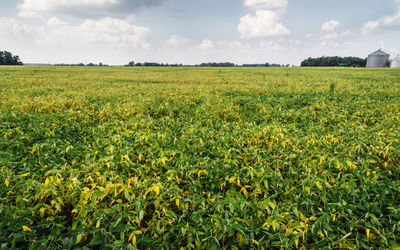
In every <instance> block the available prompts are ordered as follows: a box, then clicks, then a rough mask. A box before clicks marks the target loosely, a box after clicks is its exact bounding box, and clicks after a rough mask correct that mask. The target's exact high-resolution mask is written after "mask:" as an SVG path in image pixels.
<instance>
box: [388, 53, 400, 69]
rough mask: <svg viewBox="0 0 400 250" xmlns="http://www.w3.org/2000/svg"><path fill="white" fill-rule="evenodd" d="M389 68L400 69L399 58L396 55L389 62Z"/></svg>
mask: <svg viewBox="0 0 400 250" xmlns="http://www.w3.org/2000/svg"><path fill="white" fill-rule="evenodd" d="M390 67H391V68H400V56H399V55H397V57H395V58H393V59H392V61H390Z"/></svg>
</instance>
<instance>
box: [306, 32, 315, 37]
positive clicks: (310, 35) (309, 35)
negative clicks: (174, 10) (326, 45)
mask: <svg viewBox="0 0 400 250" xmlns="http://www.w3.org/2000/svg"><path fill="white" fill-rule="evenodd" d="M313 36H314V34H312V33H310V34H307V35H306V38H312V37H313Z"/></svg>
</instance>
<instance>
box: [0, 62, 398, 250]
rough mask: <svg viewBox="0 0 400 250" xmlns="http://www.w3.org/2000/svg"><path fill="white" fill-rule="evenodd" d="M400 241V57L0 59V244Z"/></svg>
mask: <svg viewBox="0 0 400 250" xmlns="http://www.w3.org/2000/svg"><path fill="white" fill-rule="evenodd" d="M399 246H400V70H398V69H380V70H378V69H351V68H330V69H328V68H320V69H316V68H145V67H140V68H138V67H135V68H117V67H116V68H113V67H111V68H106V67H104V68H99V67H25V66H24V67H12V66H10V67H0V248H1V249H9V248H31V249H47V248H51V249H70V248H81V249H92V248H101V249H105V248H106V249H107V248H109V249H119V248H122V249H126V248H139V249H144V248H148V249H162V248H164V249H178V248H184V249H198V248H207V249H208V248H211V249H248V248H254V249H267V248H274V249H277V248H286V249H295V248H298V249H301V248H302V249H310V248H315V249H320V248H349V249H354V248H357V249H358V248H364V249H377V248H386V249H387V248H399Z"/></svg>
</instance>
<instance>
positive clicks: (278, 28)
mask: <svg viewBox="0 0 400 250" xmlns="http://www.w3.org/2000/svg"><path fill="white" fill-rule="evenodd" d="M287 4H288V1H287V0H245V1H244V6H246V7H248V8H250V9H252V10H255V11H256V13H255V15H254V14H248V15H245V16H243V17H241V18H240V23H239V25H238V27H237V30H238V31H239V33H240V36H241V37H242V38H255V37H272V36H282V35H289V34H290V31H289V30H288V29H287V28H286V27H285V26H284V25H283V24H282V23H281V22H280V19H281V17H282V15H283V14H284V13H285V11H286V7H287Z"/></svg>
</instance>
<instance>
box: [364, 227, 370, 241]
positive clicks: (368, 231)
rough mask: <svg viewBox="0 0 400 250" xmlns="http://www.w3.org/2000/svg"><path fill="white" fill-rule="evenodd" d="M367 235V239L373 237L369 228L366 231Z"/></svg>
mask: <svg viewBox="0 0 400 250" xmlns="http://www.w3.org/2000/svg"><path fill="white" fill-rule="evenodd" d="M365 233H366V234H367V238H368V239H369V238H370V237H371V235H370V234H371V230H370V229H369V228H367V229H366V230H365Z"/></svg>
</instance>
